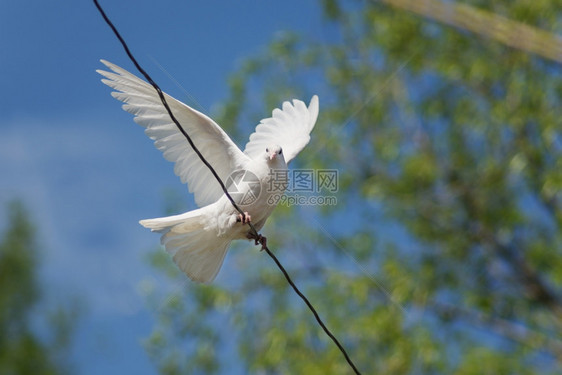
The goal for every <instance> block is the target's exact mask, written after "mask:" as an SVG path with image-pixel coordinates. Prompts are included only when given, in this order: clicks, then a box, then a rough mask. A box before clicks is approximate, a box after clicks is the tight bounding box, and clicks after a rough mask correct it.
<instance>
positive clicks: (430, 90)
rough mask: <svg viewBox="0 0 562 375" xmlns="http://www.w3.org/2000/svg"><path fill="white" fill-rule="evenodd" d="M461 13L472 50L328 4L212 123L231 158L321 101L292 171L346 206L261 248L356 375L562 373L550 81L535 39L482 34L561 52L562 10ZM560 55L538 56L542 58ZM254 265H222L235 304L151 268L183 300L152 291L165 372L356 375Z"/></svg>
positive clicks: (382, 16)
mask: <svg viewBox="0 0 562 375" xmlns="http://www.w3.org/2000/svg"><path fill="white" fill-rule="evenodd" d="M393 3H396V4H393ZM414 3H415V2H414ZM430 3H435V2H434V1H433V2H430ZM463 3H464V4H465V6H469V8H466V9H469V10H470V9H472V10H474V11H475V13H473V15H474V17H475V19H476V20H477V21H478V20H481V21H482V22H481V24H480V26H481V27H480V28H479V30H481V33H480V34H474V33H472V32H470V31H467V29H466V28H465V27H463V25H461V24H458V25H457V24H455V22H454V17H453V16H451V22H449V24H443V23H442V22H439V21H436V20H435V19H433V18H432V17H431V14H426V15H422V14H421V13H423V12H421V13H420V11H419V9H418V11H412V12H411V11H409V10H408V9H407V7H408V6H411V5H412V4H413V3H412V2H408V1H384V2H375V1H368V2H362V1H341V2H340V1H336V0H325V1H324V2H323V9H324V12H325V23H326V24H325V25H324V26H325V29H326V30H327V32H328V33H329V35H328V36H327V40H328V41H326V40H324V41H318V40H309V39H307V37H306V36H301V35H296V34H293V33H286V34H283V35H281V36H279V38H278V39H276V40H274V41H272V43H271V45H270V46H269V48H268V49H267V50H266V51H264V52H263V53H262V54H260V55H259V56H255V57H253V58H250V59H249V60H248V61H247V62H246V63H245V64H244V65H243V67H242V68H241V69H240V70H239V71H238V72H236V73H235V74H233V76H232V79H231V82H230V85H231V95H230V98H229V99H228V100H227V102H226V103H224V105H223V106H222V107H221V109H220V111H219V113H218V114H217V115H216V116H214V117H215V118H216V119H217V120H218V122H219V123H220V124H221V125H223V126H225V127H226V128H227V129H228V131H229V132H231V133H234V134H238V139H239V140H240V142H241V143H242V142H244V135H245V134H249V133H250V131H251V130H252V127H253V124H256V123H257V122H258V121H259V119H260V118H261V117H263V114H264V113H267V112H268V111H269V110H270V109H271V108H274V107H277V106H278V105H279V103H280V102H281V101H283V100H286V99H287V98H293V97H297V98H310V96H311V95H312V94H314V93H318V94H320V101H321V112H320V117H319V121H318V123H317V126H316V128H315V130H314V132H313V134H312V141H311V143H310V144H309V146H308V147H307V148H306V149H305V151H304V152H303V153H302V154H301V155H299V158H298V160H297V161H296V163H295V165H292V168H298V167H303V168H317V169H322V168H327V169H334V168H335V169H337V170H338V171H339V192H338V193H337V200H338V205H337V206H335V207H290V208H289V207H283V206H280V207H278V208H277V210H276V211H275V214H274V215H273V217H272V218H271V219H270V221H269V224H268V226H266V228H265V230H264V232H263V233H264V234H265V235H267V236H268V238H269V244H270V245H271V248H272V250H273V251H274V252H275V253H277V254H278V256H279V257H280V258H281V261H282V262H283V263H284V264H285V265H286V267H287V268H288V269H289V272H290V273H291V275H292V276H293V277H294V280H295V281H296V283H297V284H298V285H299V286H301V287H302V289H304V290H305V292H306V294H307V295H308V296H309V298H310V299H311V301H312V302H313V304H314V305H315V306H316V307H317V309H318V311H319V312H320V315H321V316H322V317H323V318H324V319H325V320H326V322H327V324H328V326H329V327H331V329H332V330H333V332H334V333H335V334H336V336H337V337H339V338H340V340H341V341H342V342H343V344H344V346H345V347H346V348H347V349H348V351H349V352H350V355H351V357H352V358H353V359H354V361H355V362H356V363H357V364H358V367H359V368H360V369H362V370H363V371H364V373H383V374H421V373H423V374H426V373H427V374H451V373H455V374H535V373H536V374H538V373H540V374H555V373H560V372H561V371H562V362H561V361H562V334H561V332H562V330H561V328H562V297H561V295H560V294H561V287H562V234H561V233H562V231H561V229H562V208H561V206H562V193H561V190H562V189H561V188H562V172H561V171H562V134H561V130H562V110H561V106H560V97H561V95H562V76H561V74H560V63H559V62H556V61H553V60H552V58H551V57H550V58H548V56H547V57H546V58H545V57H541V56H540V55H537V54H532V53H529V52H528V51H526V50H525V44H524V43H521V48H518V44H517V40H518V39H519V40H521V41H524V40H526V39H525V37H526V36H529V35H530V34H529V33H530V32H527V34H522V35H520V37H519V38H514V42H513V43H512V44H510V46H507V45H506V44H504V43H502V42H501V38H500V39H498V38H496V37H495V34H494V33H497V32H498V30H500V31H501V32H503V33H506V32H507V33H508V34H509V33H510V30H511V29H508V30H507V31H506V30H505V29H502V28H501V27H502V26H505V25H506V24H502V23H501V22H500V21H498V22H499V23H498V24H488V23H486V20H487V19H488V18H486V17H485V15H499V16H501V17H502V19H505V20H512V21H513V22H517V23H518V24H520V25H522V24H526V25H527V26H530V27H531V28H532V29H535V30H538V29H542V30H546V31H547V32H548V33H552V34H558V35H560V34H561V33H562V23H560V20H561V19H562V7H561V6H560V5H561V3H560V2H559V1H530V0H516V1H494V2H487V1H465V2H463ZM397 4H399V5H400V4H401V6H400V7H398V6H397V7H395V6H394V5H397ZM408 4H410V5H408ZM446 4H449V5H448V6H452V7H453V8H452V9H453V10H454V6H455V5H454V4H455V3H451V2H447V3H446ZM446 4H445V3H443V4H442V6H445V5H446ZM466 9H465V10H466ZM476 10H477V11H476ZM502 30H503V31H502ZM524 30H528V29H524ZM488 31H489V33H487V32H488ZM511 31H513V30H511ZM533 35H534V34H533ZM541 35H542V34H541ZM545 35H546V33H545ZM549 35H551V34H549ZM543 36H544V35H543ZM537 38H539V37H537ZM497 40H500V41H497ZM552 40H553V39H548V38H547V37H546V36H545V37H544V38H543V39H540V38H539V39H536V40H534V42H535V44H537V45H541V46H543V47H544V48H545V49H546V50H551V51H552V50H554V48H555V47H556V48H559V46H556V45H553V44H548V43H552ZM541 43H542V44H541ZM545 43H546V45H545ZM535 52H536V51H535ZM537 53H539V54H540V52H537ZM559 58H560V59H562V55H560V56H559ZM243 124H244V125H243ZM248 248H250V246H248V245H247V244H240V245H238V246H236V247H235V248H234V249H233V250H231V252H230V254H229V256H228V258H227V262H228V263H229V264H232V265H233V266H231V267H232V269H233V271H232V272H236V273H237V276H236V278H235V279H236V280H237V282H236V283H235V284H233V285H228V286H227V285H219V284H213V285H198V284H193V283H187V284H184V283H183V281H184V280H185V276H184V275H183V274H181V273H180V272H179V271H178V270H177V269H176V268H175V266H174V265H173V264H171V262H170V261H169V259H168V257H167V255H166V254H165V253H164V252H162V251H159V252H157V253H155V254H154V255H153V257H152V258H151V262H152V263H153V264H154V266H155V267H158V268H159V269H161V270H162V274H163V275H166V277H167V278H169V279H171V280H173V281H174V282H177V283H180V284H181V285H182V287H181V288H178V290H177V291H176V292H174V293H172V294H170V295H162V294H161V293H160V292H158V291H157V290H155V289H151V288H150V285H149V284H147V285H146V292H147V298H148V301H149V303H150V304H151V306H152V307H153V309H154V311H155V314H156V317H157V320H158V323H157V326H156V327H155V328H154V331H153V333H152V335H151V336H150V337H149V338H147V340H146V342H145V345H146V348H147V351H148V352H149V354H150V356H151V357H152V358H153V360H154V361H155V363H156V364H157V366H158V368H159V369H160V371H161V372H162V373H163V374H180V373H205V374H211V373H229V371H230V370H232V368H233V366H234V367H239V368H240V369H242V370H243V371H247V372H251V373H273V374H276V373H279V374H327V373H338V374H339V373H349V372H350V370H349V368H348V367H347V365H346V363H345V361H344V359H343V357H342V356H341V354H340V353H339V352H338V350H337V348H336V347H335V346H334V345H333V343H332V342H331V341H329V339H328V338H327V337H325V335H324V333H323V332H322V331H321V330H320V328H319V327H318V326H317V324H316V322H315V321H314V319H313V317H312V314H310V312H309V311H308V310H307V309H306V307H305V306H304V304H303V303H302V302H301V301H300V300H299V299H298V298H297V297H296V296H295V295H294V293H293V292H292V290H290V288H288V286H287V283H286V281H285V280H284V278H283V276H282V274H281V273H280V272H279V271H278V269H277V268H276V267H275V266H274V264H273V262H272V261H271V260H270V259H268V258H267V257H266V256H265V254H263V253H259V252H258V251H256V250H254V249H251V250H250V251H248ZM241 249H244V251H242V250H241ZM223 272H225V271H224V270H223Z"/></svg>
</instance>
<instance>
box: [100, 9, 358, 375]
mask: <svg viewBox="0 0 562 375" xmlns="http://www.w3.org/2000/svg"><path fill="white" fill-rule="evenodd" d="M94 4H95V5H96V8H98V11H99V12H100V14H101V16H102V17H103V19H104V20H105V22H106V23H107V24H108V26H109V27H110V28H111V30H112V31H113V33H114V34H115V36H116V37H117V39H119V42H121V45H122V46H123V48H124V49H125V52H126V53H127V56H129V59H130V60H131V61H132V62H133V64H134V65H135V67H136V68H137V70H138V71H139V72H140V73H141V74H142V75H143V76H144V77H145V78H146V80H147V81H148V83H150V84H151V85H152V87H154V89H155V90H156V92H157V93H158V96H159V97H160V100H161V101H162V105H164V108H166V111H168V115H169V116H170V118H171V119H172V121H173V122H174V124H176V126H177V127H178V129H179V131H180V132H181V133H182V134H183V135H184V137H185V138H186V139H187V141H188V142H189V145H190V146H191V148H192V149H193V151H195V153H196V154H197V156H199V159H201V161H202V162H203V163H204V164H205V165H206V166H207V168H209V170H210V171H211V173H212V174H213V176H214V177H215V179H216V180H217V182H218V183H219V184H220V186H221V188H222V190H223V192H224V194H225V195H226V196H227V198H228V199H229V200H230V203H232V205H233V206H234V208H235V209H236V210H237V211H238V212H239V213H240V214H241V215H244V212H243V211H242V210H241V209H240V207H238V205H237V204H236V202H234V199H232V197H231V196H230V193H229V192H228V190H227V189H226V186H225V185H224V183H223V182H222V180H221V178H220V177H219V175H218V174H217V172H216V171H215V169H214V168H213V166H212V165H211V164H210V163H209V162H208V161H207V160H206V159H205V157H204V156H203V154H201V152H200V151H199V149H198V148H197V147H196V146H195V144H194V143H193V140H192V139H191V137H190V136H189V135H188V134H187V132H186V131H185V130H184V129H183V127H182V126H181V125H180V123H179V121H178V120H177V119H176V117H175V116H174V114H173V113H172V110H171V109H170V107H169V106H168V102H167V101H166V98H165V97H164V94H163V93H162V90H161V89H160V86H158V85H157V84H156V82H154V81H153V80H152V78H151V77H150V75H148V73H147V72H146V71H145V70H144V69H143V68H142V67H141V66H140V64H139V63H138V62H137V60H136V59H135V57H134V56H133V54H132V53H131V51H130V50H129V47H128V46H127V43H125V40H124V39H123V38H122V37H121V34H119V32H118V31H117V28H116V27H115V26H114V25H113V23H112V22H111V21H110V20H109V18H108V17H107V15H106V14H105V12H104V10H103V9H102V7H101V6H100V4H99V3H98V1H97V0H94ZM247 224H248V225H249V226H250V230H251V234H252V236H253V237H254V239H255V241H256V245H257V244H258V243H261V244H262V249H263V250H265V251H266V252H267V254H268V255H269V256H270V257H271V258H272V259H273V261H274V262H275V264H277V267H279V269H280V270H281V272H282V273H283V275H284V276H285V278H286V279H287V282H288V283H289V284H290V285H291V287H292V288H293V290H294V291H295V293H297V294H298V296H299V297H300V298H301V299H302V300H303V301H304V302H305V303H306V305H307V306H308V308H309V309H310V311H312V314H313V315H314V317H315V318H316V321H317V322H318V324H320V326H321V327H322V329H323V330H324V332H325V333H326V334H327V335H328V336H329V337H330V338H331V339H332V340H333V341H334V343H335V344H336V346H337V347H338V348H339V350H340V351H341V352H342V354H343V356H344V357H345V360H346V361H347V363H348V364H349V365H350V366H351V368H352V369H353V371H354V372H355V373H356V374H359V375H360V374H361V373H360V372H359V370H358V369H357V367H356V366H355V364H354V363H353V361H352V360H351V358H350V357H349V355H348V354H347V352H346V351H345V349H344V348H343V346H342V345H341V344H340V342H339V341H338V339H336V337H335V336H334V335H333V334H332V332H330V330H329V329H328V327H326V325H325V324H324V322H323V321H322V319H320V316H319V315H318V313H317V312H316V309H315V308H314V306H312V304H311V303H310V301H309V300H308V298H306V296H305V295H304V294H302V292H301V291H300V290H299V288H297V286H296V285H295V283H294V282H293V280H292V279H291V277H290V276H289V274H288V273H287V271H286V270H285V267H283V265H282V264H281V262H279V259H277V257H276V256H275V255H274V254H273V253H272V252H271V250H269V248H268V247H267V245H266V244H265V240H264V239H265V237H263V236H262V235H260V234H259V233H258V231H257V230H256V228H255V227H254V226H253V224H252V223H251V222H247Z"/></svg>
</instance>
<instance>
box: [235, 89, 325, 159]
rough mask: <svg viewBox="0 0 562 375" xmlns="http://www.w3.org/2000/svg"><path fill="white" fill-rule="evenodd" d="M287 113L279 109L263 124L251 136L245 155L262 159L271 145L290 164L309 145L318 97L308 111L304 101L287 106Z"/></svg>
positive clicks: (262, 122) (284, 105)
mask: <svg viewBox="0 0 562 375" xmlns="http://www.w3.org/2000/svg"><path fill="white" fill-rule="evenodd" d="M282 108H283V109H282V110H281V109H279V108H276V109H274V110H273V115H272V116H271V117H270V118H266V119H263V120H261V122H260V123H259V125H258V126H257V127H256V131H255V132H254V133H252V135H250V141H249V142H248V143H247V144H246V149H245V150H244V153H245V154H247V155H249V156H250V157H251V158H256V157H258V156H260V155H262V154H263V153H264V151H265V149H266V148H267V147H268V146H271V145H279V146H281V148H282V149H283V156H285V161H286V162H287V164H288V163H289V162H290V161H291V160H292V159H293V158H294V157H295V156H297V154H298V153H299V152H300V151H301V150H302V149H303V148H304V146H306V145H307V144H308V142H309V141H310V132H311V131H312V129H313V128H314V124H316V118H317V117H318V96H316V95H314V96H313V97H312V99H311V100H310V104H309V105H308V108H307V107H306V104H304V103H303V102H302V101H300V100H296V99H295V100H293V103H292V104H291V103H290V102H284V103H283V107H282Z"/></svg>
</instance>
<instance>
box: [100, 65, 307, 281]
mask: <svg viewBox="0 0 562 375" xmlns="http://www.w3.org/2000/svg"><path fill="white" fill-rule="evenodd" d="M101 62H102V63H103V64H105V65H106V66H107V67H108V68H109V69H111V70H112V71H113V72H107V71H102V70H97V72H98V73H99V74H101V75H102V76H104V77H105V78H106V79H102V82H103V83H105V84H106V85H108V86H109V87H111V88H113V89H115V90H117V91H114V92H112V93H111V95H112V96H113V97H114V98H116V99H118V100H121V101H122V102H124V103H125V104H124V105H123V109H124V110H125V111H127V112H129V113H132V114H133V115H134V116H135V118H134V120H135V122H136V123H137V124H139V125H141V126H143V127H144V128H145V133H146V135H148V136H149V137H150V138H151V139H152V140H153V141H154V144H155V146H156V147H157V148H158V149H159V150H160V151H162V152H163V153H164V157H165V158H166V159H167V160H169V161H171V162H174V163H175V166H174V172H175V173H176V175H177V176H179V177H180V179H181V181H182V183H186V184H187V185H188V188H189V191H190V192H191V193H193V194H194V196H195V202H196V203H197V205H198V206H199V207H200V208H198V209H196V210H193V211H189V212H186V213H184V214H181V215H175V216H168V217H162V218H157V219H148V220H141V221H140V224H141V225H143V226H144V227H146V228H150V229H151V230H152V231H154V232H158V233H161V234H162V237H161V242H162V244H163V245H164V246H165V247H166V250H167V252H168V253H170V255H171V256H172V257H173V259H174V261H175V262H176V264H177V265H178V267H179V268H180V269H181V270H182V271H184V272H185V273H186V274H187V276H189V278H191V279H192V280H194V281H198V282H206V283H208V282H211V281H213V280H214V279H215V277H216V275H217V273H218V271H219V269H220V268H221V266H222V263H223V260H224V257H225V255H226V251H227V250H228V246H229V245H230V243H231V242H232V241H233V240H236V239H246V238H251V235H250V233H249V226H248V225H245V224H246V223H247V222H248V221H251V222H252V224H253V225H254V227H255V228H256V230H258V231H259V230H260V229H261V228H262V227H263V225H264V224H265V221H266V220H267V218H268V217H269V215H270V214H271V213H272V211H273V209H274V208H275V205H274V204H273V203H272V200H271V199H270V197H271V196H272V195H273V194H282V193H283V191H284V189H283V191H279V190H276V189H272V186H277V187H280V186H283V185H285V186H286V184H287V178H286V177H287V175H286V171H287V163H289V162H290V161H291V160H292V159H293V158H294V157H295V156H296V155H297V154H298V153H299V152H300V151H301V150H302V149H303V148H304V146H306V145H307V144H308V142H309V141H310V132H311V131H312V129H313V128H314V125H315V123H316V118H317V117H318V97H317V96H316V95H315V96H313V97H312V99H311V101H310V104H309V106H308V108H307V107H306V105H305V104H304V103H303V102H302V101H300V100H293V103H292V104H291V103H290V102H284V103H283V109H282V110H281V109H274V110H273V114H272V117H270V118H267V119H264V120H261V122H260V124H259V125H258V126H257V127H256V130H255V132H254V133H253V134H252V135H251V136H250V141H249V142H248V143H247V144H246V149H245V150H244V152H242V151H241V150H240V149H239V148H238V147H237V146H236V144H235V143H234V142H233V141H232V140H231V139H230V138H229V137H228V135H227V134H226V133H225V132H224V131H223V130H222V129H221V128H220V126H219V125H217V124H216V123H215V122H214V121H213V120H212V119H210V118H209V117H207V116H205V115H204V114H202V113H200V112H198V111H196V110H194V109H193V108H190V107H189V106H187V105H185V104H184V103H182V102H180V101H179V100H176V99H174V98H172V97H171V96H169V95H167V94H165V97H166V101H167V102H168V105H169V106H170V109H171V110H172V113H173V114H174V116H175V117H176V119H177V120H178V121H179V123H180V124H181V125H182V127H183V129H184V130H185V131H186V132H187V134H188V135H189V136H190V137H191V139H192V140H193V142H194V144H195V146H196V147H197V148H198V149H199V151H200V152H201V154H202V155H203V156H204V157H205V159H206V160H207V161H208V162H209V163H210V164H211V165H212V166H213V168H214V169H215V171H216V172H217V174H218V176H219V177H220V178H221V180H222V181H223V182H224V183H225V185H226V186H227V188H228V191H229V193H231V196H232V198H233V199H234V201H235V202H236V204H237V205H238V206H239V207H240V208H241V209H242V210H243V211H244V212H245V215H240V214H239V213H238V211H237V210H236V209H235V208H234V206H233V205H232V203H231V202H230V201H229V200H228V198H227V196H226V195H225V194H224V192H223V190H222V189H221V187H220V185H219V183H218V182H217V181H216V179H215V178H214V176H213V175H212V174H211V172H210V170H209V169H208V168H207V166H205V165H204V164H203V162H202V161H201V160H200V159H199V157H198V156H197V154H196V153H195V152H194V151H193V149H192V148H191V146H190V145H189V143H188V142H187V140H186V139H185V137H184V136H183V135H182V134H181V132H180V131H179V130H178V128H177V127H176V125H175V124H174V123H173V122H172V120H171V118H170V116H169V115H168V112H167V111H166V109H165V108H164V106H163V105H162V102H161V101H160V98H159V97H158V94H157V93H156V91H155V89H154V88H153V87H152V86H151V85H149V84H148V83H146V82H145V81H143V80H141V79H140V78H138V77H136V76H134V75H133V74H131V73H129V72H128V71H126V70H124V69H122V68H120V67H118V66H116V65H114V64H112V63H110V62H107V61H104V60H101ZM272 171H273V173H272ZM283 172H285V174H283ZM276 178H279V179H283V180H281V181H277V182H278V184H277V185H276V184H275V182H276V180H275V179H276ZM274 201H278V200H274Z"/></svg>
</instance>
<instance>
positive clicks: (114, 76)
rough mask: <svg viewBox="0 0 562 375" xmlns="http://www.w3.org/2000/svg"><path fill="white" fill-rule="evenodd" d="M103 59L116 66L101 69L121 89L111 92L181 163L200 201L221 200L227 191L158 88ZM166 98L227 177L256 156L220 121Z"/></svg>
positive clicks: (182, 174) (178, 172)
mask: <svg viewBox="0 0 562 375" xmlns="http://www.w3.org/2000/svg"><path fill="white" fill-rule="evenodd" d="M101 62H102V63H104V64H105V65H106V66H107V67H108V68H109V69H111V70H112V71H113V73H111V72H106V71H102V70H97V72H98V73H99V74H101V75H103V76H104V77H105V78H106V79H102V82H103V83H105V84H106V85H108V86H109V87H111V88H113V89H115V90H117V91H114V92H112V93H111V94H112V95H113V97H114V98H116V99H119V100H121V101H122V102H124V103H125V104H124V105H123V109H124V110H125V111H127V112H129V113H132V114H133V115H135V122H136V123H137V124H139V125H141V126H143V127H144V128H146V130H145V133H146V135H148V136H149V137H150V138H151V139H152V140H154V145H155V146H156V147H157V148H158V149H159V150H160V151H162V152H163V153H164V157H165V158H166V159H167V160H169V161H171V162H174V163H175V166H174V172H175V173H176V175H178V176H179V177H180V179H181V181H182V182H183V183H187V185H188V188H189V191H190V192H192V193H193V194H194V195H195V202H196V203H197V205H198V206H200V207H202V206H206V205H208V204H211V203H213V202H215V201H217V200H218V199H219V198H220V197H221V196H222V195H223V191H222V189H221V187H220V185H219V183H218V182H217V181H216V180H215V178H214V177H213V175H212V174H211V172H210V171H209V169H208V168H207V167H206V166H205V165H204V164H203V162H202V161H201V160H200V159H199V157H198V156H197V154H196V153H195V152H194V151H193V149H192V148H191V146H190V145H189V143H188V142H187V140H186V139H185V137H184V135H183V134H181V132H180V131H179V130H178V128H177V127H176V125H175V124H174V123H173V122H172V120H171V118H170V116H169V115H168V112H167V111H166V109H165V108H164V106H163V105H162V102H161V101H160V98H159V97H158V94H157V93H156V90H155V89H154V88H153V87H152V86H151V85H149V84H148V83H146V82H145V81H143V80H141V79H140V78H137V77H136V76H134V75H133V74H131V73H129V72H128V71H126V70H125V69H122V68H120V67H118V66H117V65H114V64H112V63H110V62H107V61H104V60H101ZM165 97H166V101H167V102H168V105H169V106H170V109H171V110H172V113H173V114H174V117H176V119H177V120H178V121H179V123H180V124H181V125H182V127H183V128H184V129H185V131H186V132H187V134H188V135H189V136H190V137H191V139H192V140H193V143H195V146H196V147H197V148H198V149H199V151H201V153H202V154H203V156H204V157H205V159H207V161H208V162H209V163H210V164H211V165H212V166H213V168H214V169H215V170H216V172H217V174H218V175H219V177H220V178H221V180H223V181H225V180H226V179H227V178H228V176H229V175H230V173H232V172H233V171H235V170H237V169H243V168H244V165H245V164H246V163H247V162H248V161H249V160H250V159H249V158H248V156H246V155H245V154H243V153H242V151H240V149H239V148H238V147H237V146H236V144H234V142H232V140H231V139H230V138H229V137H228V135H227V134H226V133H225V132H224V131H223V130H222V129H221V128H220V126H218V125H217V124H216V123H215V122H214V121H213V120H211V119H210V118H209V117H207V116H205V115H204V114H202V113H200V112H198V111H196V110H194V109H192V108H190V107H188V106H187V105H185V104H183V103H182V102H180V101H178V100H176V99H174V98H172V97H171V96H169V95H167V94H165Z"/></svg>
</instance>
